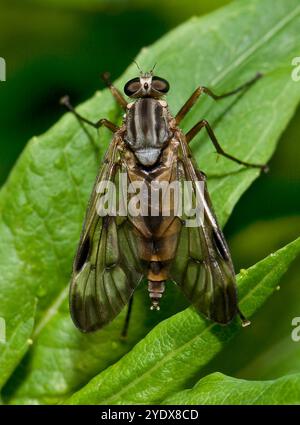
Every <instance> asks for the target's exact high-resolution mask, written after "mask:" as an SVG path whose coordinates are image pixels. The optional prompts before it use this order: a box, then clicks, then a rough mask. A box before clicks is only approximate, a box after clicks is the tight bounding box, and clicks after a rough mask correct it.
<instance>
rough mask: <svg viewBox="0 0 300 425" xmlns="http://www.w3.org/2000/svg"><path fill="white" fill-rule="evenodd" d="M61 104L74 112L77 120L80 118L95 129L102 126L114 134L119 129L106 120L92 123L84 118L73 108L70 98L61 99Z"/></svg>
mask: <svg viewBox="0 0 300 425" xmlns="http://www.w3.org/2000/svg"><path fill="white" fill-rule="evenodd" d="M60 104H61V105H63V106H65V107H66V108H67V109H68V110H69V111H70V112H72V114H74V115H75V117H76V118H78V119H79V120H80V121H83V122H85V123H87V124H89V125H91V126H92V127H94V128H100V127H102V126H104V127H106V128H108V129H109V130H110V131H112V132H113V133H115V132H116V131H117V130H118V129H119V127H118V126H116V125H115V124H113V123H112V122H111V121H109V120H107V119H106V118H101V119H100V120H98V121H97V122H93V121H90V120H89V119H87V118H85V117H83V116H82V115H80V114H79V113H78V112H77V111H76V110H75V108H74V107H73V106H72V104H71V102H70V98H69V96H64V97H62V98H61V99H60Z"/></svg>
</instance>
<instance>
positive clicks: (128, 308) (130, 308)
mask: <svg viewBox="0 0 300 425" xmlns="http://www.w3.org/2000/svg"><path fill="white" fill-rule="evenodd" d="M132 303H133V295H132V296H131V298H130V300H129V301H128V307H127V313H126V317H125V322H124V326H123V329H122V332H121V338H122V339H126V338H127V333H128V326H129V322H130V316H131V311H132Z"/></svg>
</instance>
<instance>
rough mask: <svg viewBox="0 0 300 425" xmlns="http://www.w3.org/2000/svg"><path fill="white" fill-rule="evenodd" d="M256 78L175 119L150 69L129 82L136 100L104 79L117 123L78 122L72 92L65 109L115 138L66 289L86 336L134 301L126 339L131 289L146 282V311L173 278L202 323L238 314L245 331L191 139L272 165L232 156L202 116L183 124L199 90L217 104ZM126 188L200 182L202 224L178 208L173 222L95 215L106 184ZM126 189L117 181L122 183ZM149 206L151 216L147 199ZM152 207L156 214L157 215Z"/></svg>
mask: <svg viewBox="0 0 300 425" xmlns="http://www.w3.org/2000/svg"><path fill="white" fill-rule="evenodd" d="M260 76H261V75H260V74H257V75H256V76H255V77H254V78H252V79H251V80H250V81H248V82H247V83H245V84H243V85H242V86H240V87H238V88H237V89H235V90H233V91H231V92H228V93H225V94H223V95H216V94H214V93H213V92H212V91H211V90H210V89H208V88H207V87H203V86H200V87H198V88H197V89H196V90H195V91H194V93H193V94H192V95H191V96H190V98H189V99H188V100H187V101H186V103H185V104H184V105H183V106H182V108H181V109H180V110H179V112H178V113H177V114H176V116H172V115H171V113H170V111H169V109H168V104H167V101H166V100H165V95H166V94H167V93H168V91H169V83H168V81H167V80H165V79H164V78H161V77H158V76H156V75H154V72H153V69H152V70H151V71H150V72H146V73H144V72H142V71H140V76H139V77H136V78H133V79H131V80H130V81H128V82H127V83H126V84H125V87H124V92H125V94H126V96H128V97H129V98H130V100H131V101H130V102H127V100H126V99H125V98H124V96H123V95H122V94H121V92H120V91H119V90H118V89H117V88H116V87H114V86H113V85H112V83H111V82H110V80H109V75H108V74H105V75H104V80H105V82H106V84H107V86H108V87H109V89H110V90H111V93H112V95H113V96H114V97H115V99H116V101H117V102H118V103H119V105H120V106H121V107H122V108H123V110H124V111H125V114H124V118H123V122H122V124H121V126H117V125H115V124H113V123H112V122H110V121H108V120H107V119H105V118H102V119H100V120H99V121H97V122H92V121H90V120H88V119H87V118H84V117H82V116H81V115H80V114H79V113H78V112H77V111H76V110H75V109H74V108H73V106H72V105H71V103H70V100H69V98H68V97H67V96H65V97H64V98H62V100H61V103H62V104H63V105H65V106H66V107H67V108H68V109H69V110H70V111H71V112H72V113H73V114H75V116H76V117H77V118H78V119H79V120H80V121H82V122H85V123H87V124H90V125H92V126H93V127H95V128H99V127H101V126H104V127H106V128H108V129H109V130H110V131H111V132H112V133H113V138H112V141H111V143H110V145H109V148H108V151H107V153H106V155H105V160H104V162H103V165H102V167H101V168H100V171H99V174H98V177H97V179H96V183H95V186H94V189H93V192H92V194H91V198H90V202H89V206H88V209H87V212H86V217H85V221H84V226H83V230H82V233H81V237H80V242H79V246H78V250H77V254H76V256H75V260H74V264H73V274H72V281H71V286H70V311H71V316H72V319H73V321H74V324H75V325H76V326H77V327H78V328H79V329H80V330H81V331H83V332H90V331H95V330H97V329H100V328H102V327H103V326H104V325H106V324H107V323H109V322H110V321H111V320H112V319H114V317H116V316H117V315H118V314H119V312H120V311H121V310H122V309H123V307H125V305H127V304H128V312H127V317H126V321H125V325H124V329H123V332H122V335H123V336H125V335H126V333H127V328H128V323H129V316H130V311H131V306H132V300H133V293H134V290H135V289H136V288H137V286H138V285H139V283H140V282H141V280H142V279H143V278H144V277H145V278H147V280H148V291H149V297H150V308H151V309H152V310H159V308H160V300H161V298H162V297H163V293H164V291H165V284H166V282H167V280H172V281H173V282H175V283H176V284H177V285H178V286H179V288H180V289H181V290H182V292H183V293H184V295H185V296H186V298H187V299H188V300H189V301H190V302H191V304H193V305H194V307H195V308H196V310H197V311H198V312H200V313H202V314H203V315H204V316H205V317H206V318H208V319H210V320H212V321H214V322H217V323H220V324H228V323H229V322H231V320H232V319H233V318H234V317H235V315H236V314H238V315H239V316H240V318H241V320H242V324H243V326H247V325H248V324H249V323H250V322H249V321H248V320H247V319H246V318H245V317H244V316H243V314H242V313H241V311H240V310H239V308H238V300H237V288H236V279H235V273H234V267H233V263H232V260H231V256H230V252H229V249H228V246H227V243H226V241H225V238H224V236H223V233H222V231H221V229H220V227H219V225H218V223H217V219H216V216H215V213H214V211H213V208H212V205H211V202H210V198H209V194H208V192H207V189H206V177H205V175H204V174H203V173H202V172H201V171H200V170H199V169H198V168H197V165H196V163H195V161H194V160H193V157H192V153H191V150H190V142H191V141H192V140H193V139H194V137H195V136H196V135H197V134H198V133H199V131H200V130H201V129H203V128H205V129H206V131H207V134H208V136H209V138H210V140H211V141H212V143H213V145H214V147H215V149H216V151H217V153H218V154H220V155H223V156H225V157H226V158H228V159H231V160H233V161H235V162H237V163H238V164H241V165H243V166H247V167H256V168H260V169H261V170H263V171H266V170H267V166H266V165H260V164H252V163H248V162H245V161H242V160H240V159H238V158H235V157H234V156H232V155H230V154H228V153H226V152H225V151H224V150H223V149H222V147H221V146H220V144H219V142H218V140H217V138H216V136H215V134H214V131H213V130H212V128H211V126H210V125H209V123H208V122H207V121H206V120H203V119H202V120H200V121H199V122H198V123H196V124H195V125H194V126H193V127H192V128H191V129H190V130H189V131H188V132H187V133H186V134H184V133H183V131H182V130H181V129H180V123H181V121H182V120H183V118H184V117H185V116H186V115H187V113H188V112H189V111H190V109H191V108H192V106H193V105H194V104H195V103H196V101H197V100H198V99H199V97H200V95H201V94H202V93H205V94H207V95H208V96H210V97H212V98H213V99H215V100H219V99H222V98H224V97H227V96H231V95H233V94H235V93H237V92H239V91H241V90H243V89H245V88H246V87H249V86H250V85H251V84H253V83H254V82H255V81H256V80H257V79H258V78H260ZM121 173H123V174H126V176H127V177H128V180H129V181H130V182H138V183H145V184H146V186H147V187H148V186H149V185H151V183H153V182H154V180H155V181H156V182H161V181H167V182H169V183H170V182H174V181H176V180H180V181H182V182H185V181H190V182H192V183H193V186H192V197H194V198H196V195H197V193H196V186H197V185H196V183H201V184H203V187H204V192H203V194H202V198H201V199H202V201H201V204H202V208H203V219H202V220H201V222H200V224H198V225H197V226H191V227H189V226H187V225H186V221H185V220H184V219H182V217H180V216H178V215H177V214H176V211H175V208H174V199H173V204H172V203H171V204H172V205H171V213H170V214H169V215H168V216H165V215H164V214H162V210H161V207H159V208H158V210H159V211H158V214H155V215H151V214H150V215H146V216H142V215H141V214H140V215H137V216H134V215H133V214H130V213H128V214H127V215H125V216H122V217H121V216H118V215H117V214H112V215H104V216H101V215H100V214H99V213H98V212H97V205H98V203H99V197H100V194H99V191H98V190H97V188H98V187H99V185H101V183H102V182H104V181H108V182H111V183H116V181H117V178H118V177H119V176H120V174H121ZM116 187H117V190H118V191H120V190H121V189H120V185H116ZM144 202H145V205H146V206H147V208H148V209H150V210H151V208H152V207H154V210H155V207H156V206H155V205H153V202H152V201H151V198H150V197H149V196H148V195H145V197H144ZM151 211H152V210H151Z"/></svg>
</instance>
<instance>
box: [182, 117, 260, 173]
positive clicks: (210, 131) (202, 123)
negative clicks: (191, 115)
mask: <svg viewBox="0 0 300 425" xmlns="http://www.w3.org/2000/svg"><path fill="white" fill-rule="evenodd" d="M203 127H205V128H206V131H207V133H208V135H209V138H210V140H211V141H212V143H213V145H214V147H215V148H216V151H217V152H218V154H220V155H222V156H225V157H226V158H228V159H231V160H232V161H235V162H237V163H238V164H241V165H245V166H246V167H253V168H260V169H261V170H262V171H264V172H265V173H266V172H267V171H268V166H267V165H266V164H252V163H250V162H245V161H242V160H240V159H238V158H236V157H234V156H232V155H230V154H229V153H226V152H225V151H224V150H223V148H222V147H221V146H220V144H219V142H218V140H217V138H216V136H215V133H214V132H213V129H212V128H211V126H210V125H209V123H208V122H207V121H206V120H201V121H199V122H198V123H197V124H196V125H195V126H194V127H193V128H192V129H191V130H190V131H189V132H188V133H187V134H186V136H185V137H186V141H187V143H189V142H190V141H191V140H192V139H193V138H194V137H195V136H196V134H198V133H199V131H200V130H201V129H202V128H203Z"/></svg>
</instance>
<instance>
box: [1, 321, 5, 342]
mask: <svg viewBox="0 0 300 425" xmlns="http://www.w3.org/2000/svg"><path fill="white" fill-rule="evenodd" d="M1 342H2V343H4V342H6V324H5V319H4V318H3V317H0V343H1Z"/></svg>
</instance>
